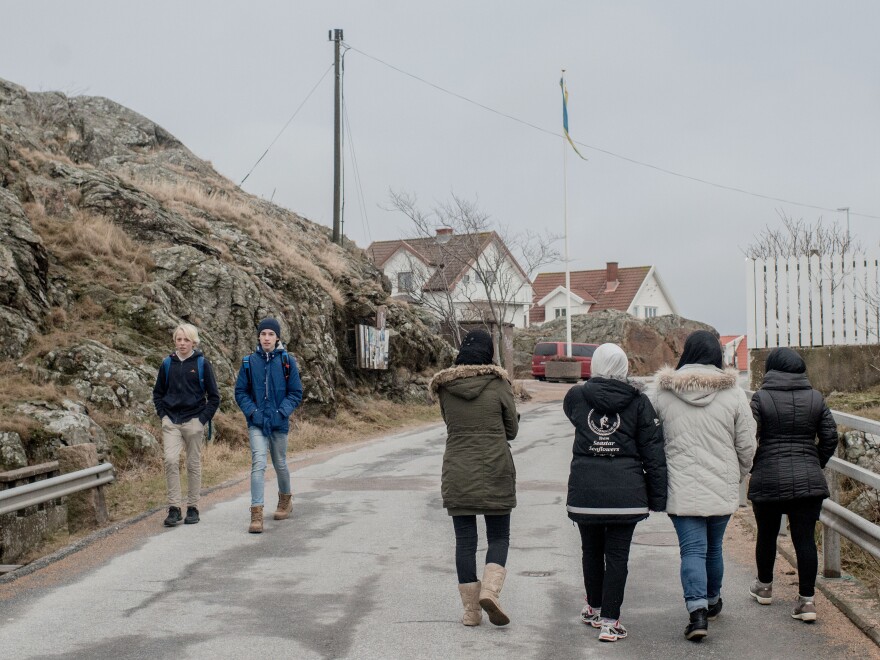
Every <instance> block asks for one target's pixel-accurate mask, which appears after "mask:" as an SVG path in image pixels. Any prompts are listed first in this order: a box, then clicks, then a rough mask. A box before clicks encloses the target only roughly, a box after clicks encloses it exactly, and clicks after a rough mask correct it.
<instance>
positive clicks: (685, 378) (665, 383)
mask: <svg viewBox="0 0 880 660" xmlns="http://www.w3.org/2000/svg"><path fill="white" fill-rule="evenodd" d="M738 375H739V374H738V373H737V372H736V371H735V370H734V369H724V370H721V369H718V368H717V367H713V366H711V365H705V364H686V365H685V366H683V367H682V368H681V369H673V368H672V367H668V366H667V367H663V368H662V369H661V370H660V371H658V372H657V376H656V378H657V388H658V389H659V390H668V391H670V392H672V393H673V394H674V395H675V396H677V397H678V398H679V399H682V400H683V401H687V402H688V403H690V404H691V405H694V406H707V405H709V404H710V403H712V401H713V400H714V399H715V395H716V394H718V392H720V391H722V390H729V389H732V388H734V387H736V381H737V377H738Z"/></svg>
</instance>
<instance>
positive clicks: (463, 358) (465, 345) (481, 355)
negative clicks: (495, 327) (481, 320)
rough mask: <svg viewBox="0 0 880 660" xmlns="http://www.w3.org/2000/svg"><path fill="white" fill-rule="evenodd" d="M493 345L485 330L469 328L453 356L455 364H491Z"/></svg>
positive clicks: (493, 355) (493, 352) (493, 351)
mask: <svg viewBox="0 0 880 660" xmlns="http://www.w3.org/2000/svg"><path fill="white" fill-rule="evenodd" d="M494 357H495V345H494V344H493V343H492V336H491V335H490V334H489V333H488V332H486V331H485V330H471V331H470V332H469V333H467V335H465V337H464V340H463V341H462V342H461V348H460V349H459V351H458V357H456V358H455V364H492V359H493V358H494Z"/></svg>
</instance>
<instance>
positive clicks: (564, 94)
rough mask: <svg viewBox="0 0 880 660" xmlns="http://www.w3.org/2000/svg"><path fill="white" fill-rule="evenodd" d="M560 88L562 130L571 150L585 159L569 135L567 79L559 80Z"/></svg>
mask: <svg viewBox="0 0 880 660" xmlns="http://www.w3.org/2000/svg"><path fill="white" fill-rule="evenodd" d="M559 86H560V87H561V88H562V130H563V131H565V139H567V140H568V143H569V144H570V145H571V148H572V149H574V152H575V153H576V154H577V155H578V156H580V157H581V158H583V159H584V160H587V159H586V158H584V156H583V154H581V152H580V151H578V148H577V147H576V146H574V142H572V140H571V136H570V135H569V134H568V89H566V87H565V78H560V79H559Z"/></svg>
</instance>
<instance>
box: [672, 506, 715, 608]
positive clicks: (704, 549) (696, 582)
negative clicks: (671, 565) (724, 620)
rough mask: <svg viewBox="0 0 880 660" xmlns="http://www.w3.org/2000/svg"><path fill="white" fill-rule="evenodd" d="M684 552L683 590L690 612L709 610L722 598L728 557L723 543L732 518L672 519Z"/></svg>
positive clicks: (681, 549) (681, 550)
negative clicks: (722, 583)
mask: <svg viewBox="0 0 880 660" xmlns="http://www.w3.org/2000/svg"><path fill="white" fill-rule="evenodd" d="M669 519H670V520H672V524H673V525H674V526H675V533H676V534H678V547H679V551H680V552H681V588H682V590H683V591H684V601H685V605H686V606H687V610H688V612H693V611H695V610H698V609H700V608H704V607H709V606H710V605H714V604H715V603H717V602H718V599H719V598H720V597H721V581H722V579H723V578H724V557H723V556H722V554H721V544H722V543H723V542H724V530H725V529H726V528H727V522H728V521H729V520H730V516H709V517H707V518H704V517H702V516H674V515H671V514H670V516H669Z"/></svg>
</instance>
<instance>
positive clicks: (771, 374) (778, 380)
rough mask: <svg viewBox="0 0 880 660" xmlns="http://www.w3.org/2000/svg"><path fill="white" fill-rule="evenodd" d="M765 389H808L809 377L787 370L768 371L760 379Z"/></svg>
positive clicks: (809, 386)
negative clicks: (762, 378)
mask: <svg viewBox="0 0 880 660" xmlns="http://www.w3.org/2000/svg"><path fill="white" fill-rule="evenodd" d="M761 388H762V389H765V390H810V389H813V386H812V385H810V379H809V378H807V374H793V373H789V372H787V371H768V372H767V373H766V374H764V380H763V381H761Z"/></svg>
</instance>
